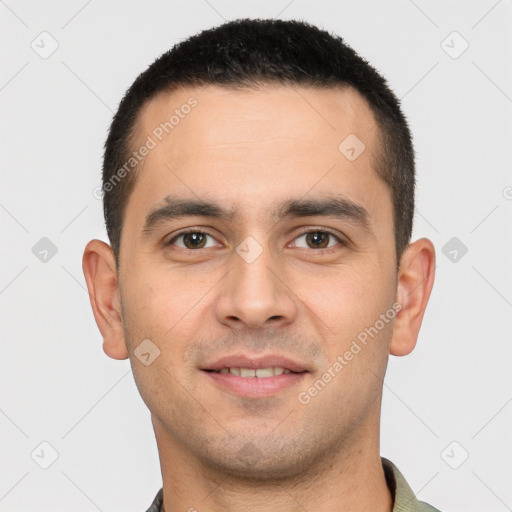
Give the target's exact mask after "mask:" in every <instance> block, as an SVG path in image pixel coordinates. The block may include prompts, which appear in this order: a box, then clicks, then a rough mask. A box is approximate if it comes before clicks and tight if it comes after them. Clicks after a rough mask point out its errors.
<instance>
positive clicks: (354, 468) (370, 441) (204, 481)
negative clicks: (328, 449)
mask: <svg viewBox="0 0 512 512" xmlns="http://www.w3.org/2000/svg"><path fill="white" fill-rule="evenodd" d="M153 426H154V428H155V435H156V439H157V444H158V451H159V454H160V464H161V469H162V477H163V490H164V510H165V512H176V511H183V510H186V511H189V512H194V511H200V512H220V511H223V512H235V511H236V512H239V511H240V510H251V511H252V510H253V511H258V512H271V511H272V512H273V511H275V510H280V511H283V512H299V511H300V512H303V511H304V510H322V511H323V512H331V511H332V512H334V511H336V512H362V511H367V510H372V511H373V512H391V510H392V508H393V498H392V496H391V493H390V491H389V489H388V487H387V484H386V479H385V475H384V471H383V468H382V464H381V459H380V455H379V429H378V423H377V425H374V427H376V428H366V427H362V428H359V429H358V431H359V435H358V439H357V440H356V439H354V438H353V439H351V440H350V442H347V443H345V444H344V445H343V446H340V447H339V449H338V450H337V451H333V452H332V453H329V454H328V457H323V458H322V459H321V460H320V461H319V462H318V463H316V464H314V465H313V466H311V467H310V468H308V470H307V471H303V472H302V473H301V474H299V475H296V476H294V477H293V478H288V479H283V480H280V481H264V482H263V481H254V480H249V479H244V478H240V476H238V475H234V474H227V473H226V472H220V471H218V470H217V469H215V468H212V467H207V466H205V465H204V464H203V463H202V462H201V461H200V460H198V459H197V458H196V457H195V456H194V455H192V454H191V453H190V452H188V451H187V450H185V449H184V448H183V447H182V446H181V445H179V444H178V443H176V442H175V441H174V440H173V439H172V438H171V436H169V434H168V432H166V431H165V429H164V428H163V427H162V425H161V424H160V423H159V422H158V420H156V419H155V418H153Z"/></svg>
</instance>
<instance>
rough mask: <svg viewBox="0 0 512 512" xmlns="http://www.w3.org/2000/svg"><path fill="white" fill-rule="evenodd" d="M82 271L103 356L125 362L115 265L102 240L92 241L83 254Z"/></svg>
mask: <svg viewBox="0 0 512 512" xmlns="http://www.w3.org/2000/svg"><path fill="white" fill-rule="evenodd" d="M82 269H83V272H84V276H85V280H86V282H87V288H88V290H89V299H90V301H91V307H92V311H93V313H94V318H95V320H96V325H97V326H98V329H99V330H100V332H101V335H102V336H103V350H104V352H105V354H107V355H108V356H109V357H111V358H112V359H126V358H128V357H129V353H128V350H127V348H126V342H125V339H124V330H123V322H122V317H121V307H120V299H119V287H118V282H117V273H116V265H115V259H114V255H113V252H112V249H111V248H110V246H109V245H108V244H106V243H105V242H102V241H101V240H91V241H90V242H89V243H88V244H87V245H86V247H85V250H84V255H83V258H82Z"/></svg>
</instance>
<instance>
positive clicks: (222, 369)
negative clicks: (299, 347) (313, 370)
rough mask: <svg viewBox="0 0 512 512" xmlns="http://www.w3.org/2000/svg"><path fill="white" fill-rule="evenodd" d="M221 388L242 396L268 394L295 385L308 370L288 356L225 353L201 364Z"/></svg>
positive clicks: (205, 372) (263, 395)
mask: <svg viewBox="0 0 512 512" xmlns="http://www.w3.org/2000/svg"><path fill="white" fill-rule="evenodd" d="M201 371H202V372H203V373H204V374H205V375H206V376H207V377H209V378H210V379H211V381H212V382H213V383H214V384H215V385H216V386H217V387H218V388H220V389H222V390H224V391H229V392H230V393H232V394H235V395H238V396H244V397H254V398H258V397H269V396H272V395H274V394H276V393H278V392H279V391H282V390H284V389H285V388H289V387H291V386H293V385H297V384H298V383H299V381H301V380H302V379H303V377H304V376H305V375H306V374H307V373H309V371H308V370H307V369H306V368H305V367H304V366H303V365H301V364H300V363H297V362H295V361H292V360H290V359H288V358H283V357H279V356H273V355H268V356H264V357H255V356H249V355H240V356H232V357H224V358H222V359H219V360H217V361H215V362H213V363H211V364H208V365H206V366H205V367H203V368H201Z"/></svg>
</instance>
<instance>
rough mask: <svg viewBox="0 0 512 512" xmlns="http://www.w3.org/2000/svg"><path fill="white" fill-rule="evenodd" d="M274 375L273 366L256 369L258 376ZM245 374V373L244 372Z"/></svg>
mask: <svg viewBox="0 0 512 512" xmlns="http://www.w3.org/2000/svg"><path fill="white" fill-rule="evenodd" d="M273 375H274V370H273V369H272V368H258V369H257V370H256V377H260V378H261V377H272V376H273ZM242 376H243V374H242Z"/></svg>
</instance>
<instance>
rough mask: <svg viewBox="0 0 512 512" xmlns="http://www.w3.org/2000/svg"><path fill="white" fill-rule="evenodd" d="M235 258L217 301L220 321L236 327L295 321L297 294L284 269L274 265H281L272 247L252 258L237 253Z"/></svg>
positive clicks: (245, 327) (216, 308)
mask: <svg viewBox="0 0 512 512" xmlns="http://www.w3.org/2000/svg"><path fill="white" fill-rule="evenodd" d="M232 260H233V261H232V266H231V268H230V271H229V272H228V273H227V275H226V277H225V279H223V280H222V281H221V283H220V286H221V289H220V293H219V296H218V297H217V301H216V304H215V310H216V311H215V312H216V315H217V319H218V320H219V322H221V323H223V324H224V325H228V326H230V327H232V328H235V329H260V328H265V327H273V328H278V327H281V326H285V325H288V324H291V323H293V322H294V320H295V316H296V314H297V305H296V300H295V299H296V297H295V295H294V293H293V291H292V289H291V288H290V286H289V283H286V276H285V275H284V273H283V272H282V271H281V272H279V270H277V271H276V270H273V269H272V266H274V267H276V268H278V265H277V264H276V262H273V261H272V257H271V255H270V251H269V250H268V249H265V250H263V252H262V253H261V254H260V256H259V257H258V258H257V259H256V260H255V261H252V262H248V261H246V260H244V259H243V258H242V257H241V256H240V255H239V254H237V253H233V256H232ZM273 263H274V265H272V264H273Z"/></svg>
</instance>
